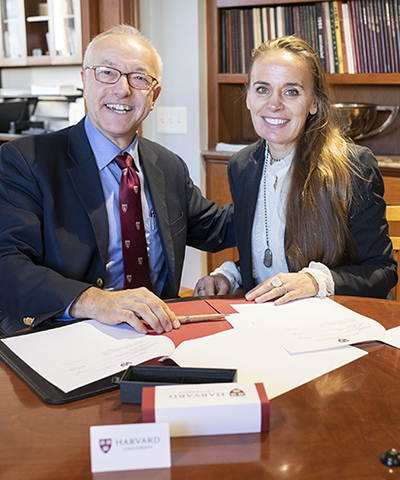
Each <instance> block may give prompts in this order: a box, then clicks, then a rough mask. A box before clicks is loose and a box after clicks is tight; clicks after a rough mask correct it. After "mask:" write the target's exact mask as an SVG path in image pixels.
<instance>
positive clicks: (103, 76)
mask: <svg viewBox="0 0 400 480" xmlns="http://www.w3.org/2000/svg"><path fill="white" fill-rule="evenodd" d="M85 70H93V71H94V78H95V79H96V80H97V81H98V82H101V83H110V84H113V83H117V82H118V80H119V79H120V78H121V76H122V75H126V78H127V79H128V83H129V85H130V86H131V87H132V88H136V89H138V90H149V89H150V88H151V87H152V86H153V85H155V84H157V83H158V80H157V79H156V78H154V77H152V76H151V75H147V74H146V73H139V72H130V73H124V72H120V71H119V70H117V69H116V68H113V67H102V66H98V67H85Z"/></svg>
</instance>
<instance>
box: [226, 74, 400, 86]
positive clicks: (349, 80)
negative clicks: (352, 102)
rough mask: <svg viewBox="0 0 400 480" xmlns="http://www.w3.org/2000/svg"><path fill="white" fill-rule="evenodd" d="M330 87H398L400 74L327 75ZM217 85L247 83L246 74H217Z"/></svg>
mask: <svg viewBox="0 0 400 480" xmlns="http://www.w3.org/2000/svg"><path fill="white" fill-rule="evenodd" d="M326 78H327V80H328V82H329V84H330V85H400V73H355V74H352V75H349V74H345V73H342V74H332V73H331V74H327V75H326ZM218 83H232V84H235V83H247V74H246V73H242V74H234V73H219V74H218Z"/></svg>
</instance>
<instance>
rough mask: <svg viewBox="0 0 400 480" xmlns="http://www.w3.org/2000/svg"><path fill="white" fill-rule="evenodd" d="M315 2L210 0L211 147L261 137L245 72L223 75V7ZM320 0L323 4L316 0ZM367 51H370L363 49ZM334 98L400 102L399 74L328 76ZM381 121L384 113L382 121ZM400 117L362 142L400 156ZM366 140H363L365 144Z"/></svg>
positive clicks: (209, 103) (208, 30)
mask: <svg viewBox="0 0 400 480" xmlns="http://www.w3.org/2000/svg"><path fill="white" fill-rule="evenodd" d="M302 3H304V4H306V3H307V4H309V3H310V2H301V1H300V2H299V1H292V0H282V1H281V2H276V1H268V0H267V1H266V0H247V1H246V0H207V37H208V45H207V55H208V62H207V66H208V112H209V114H208V120H209V129H208V148H209V150H214V149H215V147H216V146H217V144H218V143H220V142H224V143H248V141H253V140H255V139H256V136H255V133H254V131H253V128H252V125H251V122H250V116H249V114H248V112H247V109H246V106H245V100H244V99H245V91H244V85H245V83H246V82H247V75H246V74H230V73H220V48H221V45H220V30H219V28H220V27H219V26H220V17H219V16H220V11H221V9H227V8H229V9H234V8H239V9H240V8H246V9H249V8H252V7H263V6H264V7H265V6H277V5H288V4H292V5H296V4H297V5H299V4H302ZM313 3H318V2H313ZM363 53H364V54H365V52H363ZM327 79H328V82H329V84H330V86H331V89H332V92H333V95H334V101H336V102H359V103H376V104H378V105H400V88H399V85H400V73H355V74H327ZM381 122H382V117H380V118H378V119H377V123H381ZM399 129H400V117H398V118H397V119H396V120H395V122H394V124H393V125H392V126H391V127H390V129H389V130H388V131H385V132H384V133H382V134H380V135H379V136H376V137H371V138H370V139H368V140H365V141H363V144H365V145H367V146H368V147H370V148H371V149H372V150H373V151H374V152H375V153H376V154H381V155H391V154H392V155H399V154H400V144H399V142H398V141H397V137H398V132H399ZM360 143H361V142H360Z"/></svg>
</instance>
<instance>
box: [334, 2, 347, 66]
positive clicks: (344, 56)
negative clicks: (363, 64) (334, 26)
mask: <svg viewBox="0 0 400 480" xmlns="http://www.w3.org/2000/svg"><path fill="white" fill-rule="evenodd" d="M342 5H343V4H342V2H337V7H338V15H339V28H340V40H341V42H342V59H343V73H349V67H348V60H347V46H346V37H345V34H344V23H343V8H342Z"/></svg>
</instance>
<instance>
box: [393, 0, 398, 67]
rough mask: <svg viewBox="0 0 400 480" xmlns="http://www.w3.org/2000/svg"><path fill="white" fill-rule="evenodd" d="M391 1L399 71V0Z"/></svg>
mask: <svg viewBox="0 0 400 480" xmlns="http://www.w3.org/2000/svg"><path fill="white" fill-rule="evenodd" d="M392 1H393V9H394V12H395V13H394V17H393V18H394V20H395V26H394V28H395V33H396V43H397V52H398V55H397V59H398V62H399V68H398V70H397V71H398V72H400V1H399V0H392Z"/></svg>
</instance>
